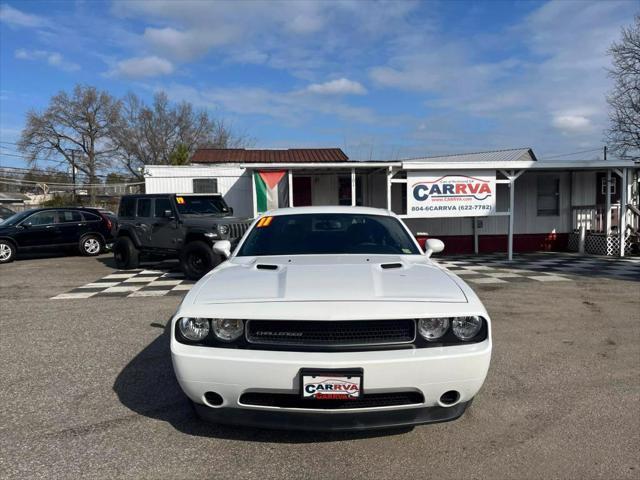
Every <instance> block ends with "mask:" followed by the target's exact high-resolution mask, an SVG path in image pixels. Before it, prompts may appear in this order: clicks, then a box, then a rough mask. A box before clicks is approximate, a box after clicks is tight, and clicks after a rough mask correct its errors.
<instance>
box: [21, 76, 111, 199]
mask: <svg viewBox="0 0 640 480" xmlns="http://www.w3.org/2000/svg"><path fill="white" fill-rule="evenodd" d="M119 114H120V102H119V101H116V100H114V99H113V97H112V96H111V95H109V94H108V93H107V92H104V91H102V92H99V91H98V90H97V89H96V88H95V87H90V86H82V85H77V86H76V87H75V88H74V90H73V93H72V94H71V95H68V94H67V93H66V92H60V93H58V94H57V95H55V96H54V97H52V98H51V102H50V103H49V106H48V107H47V109H46V110H45V111H44V112H42V113H38V112H36V111H34V110H31V111H29V112H28V113H27V122H26V126H25V127H24V129H23V130H22V135H21V137H20V141H19V142H18V149H19V150H20V151H21V152H23V153H25V154H27V155H28V160H29V163H30V164H31V165H35V164H36V163H37V160H38V158H51V157H54V156H59V157H62V159H63V161H64V162H66V163H68V164H69V165H70V166H71V168H75V169H77V170H79V171H80V172H83V173H84V174H85V175H86V176H87V179H88V181H89V183H90V184H95V183H97V176H96V174H97V172H98V170H101V169H104V168H107V167H109V166H110V159H111V155H112V154H113V153H114V148H113V146H112V145H111V143H110V142H109V139H108V133H109V127H110V125H112V124H113V123H115V122H117V120H118V117H119ZM89 192H90V195H91V202H92V203H93V202H94V201H95V190H94V189H93V188H90V189H89Z"/></svg>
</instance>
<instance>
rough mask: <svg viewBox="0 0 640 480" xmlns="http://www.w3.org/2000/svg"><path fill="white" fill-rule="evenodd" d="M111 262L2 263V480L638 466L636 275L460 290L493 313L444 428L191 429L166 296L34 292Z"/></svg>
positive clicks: (585, 474) (639, 312)
mask: <svg viewBox="0 0 640 480" xmlns="http://www.w3.org/2000/svg"><path fill="white" fill-rule="evenodd" d="M110 270H111V268H110V267H109V259H108V257H101V258H98V259H95V258H81V257H73V256H64V257H57V258H34V259H27V260H19V261H16V262H14V263H12V264H9V265H3V266H1V267H0V312H1V313H2V315H0V332H1V335H0V363H1V365H2V375H1V376H0V478H16V479H22V478H210V477H211V478H213V477H215V478H236V479H241V478H278V479H287V478H342V479H344V478H372V477H376V478H396V479H399V478H426V477H429V478H435V477H437V478H441V479H448V478H451V479H460V478H468V479H472V478H493V479H496V478H519V479H525V478H545V479H546V478H579V479H586V478H606V479H612V478H616V479H621V478H633V479H637V478H639V476H640V460H639V459H640V456H639V455H638V451H640V368H638V367H640V283H638V282H625V281H620V280H606V279H590V278H588V277H586V276H584V277H576V280H575V281H570V282H560V283H543V282H540V283H519V284H507V285H500V286H485V287H482V286H475V287H474V288H476V289H477V290H478V293H479V295H480V297H481V298H482V300H483V301H484V303H485V306H486V307H487V309H488V310H489V312H490V313H491V315H492V318H493V329H494V331H493V334H494V356H493V359H492V366H491V369H490V372H489V376H488V378H487V382H486V383H485V386H484V388H483V390H482V391H481V392H480V394H479V395H478V396H477V397H476V399H475V401H474V404H473V406H472V407H471V408H470V409H469V410H467V412H466V414H465V415H464V416H463V417H462V418H461V419H459V420H457V421H455V422H451V423H445V424H437V425H430V426H420V427H416V428H413V429H404V430H399V431H398V430H395V431H386V432H367V433H353V434H348V433H342V434H318V433H300V432H296V433H291V432H273V431H263V430H254V429H246V428H233V427H222V426H215V425H207V424H202V423H200V422H198V421H197V420H196V419H195V418H194V416H193V414H192V412H191V410H190V407H189V405H188V403H187V401H186V399H185V397H184V396H183V395H182V394H181V392H180V390H179V388H178V386H177V384H176V381H175V379H174V376H173V372H172V369H171V362H170V357H169V349H168V340H167V336H166V334H165V332H164V328H163V327H164V325H165V324H166V322H167V320H168V319H169V317H170V316H171V314H172V313H173V312H174V311H175V309H176V307H177V305H178V303H179V302H180V298H179V297H159V298H155V297H153V298H151V297H149V298H97V299H84V300H49V298H50V297H52V296H54V295H57V294H58V293H62V292H65V291H68V290H70V289H72V288H74V287H77V286H79V285H82V284H85V283H88V282H91V281H92V280H95V279H97V278H100V277H102V276H104V275H106V274H108V273H109V271H110Z"/></svg>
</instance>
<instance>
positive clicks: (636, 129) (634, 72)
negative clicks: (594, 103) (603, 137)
mask: <svg viewBox="0 0 640 480" xmlns="http://www.w3.org/2000/svg"><path fill="white" fill-rule="evenodd" d="M609 53H610V55H611V56H612V57H613V68H612V69H611V70H610V72H609V74H610V76H611V77H612V78H613V79H614V81H615V85H614V88H613V91H612V92H611V94H610V95H609V96H608V97H607V102H608V103H609V106H610V107H611V113H610V118H611V121H610V126H609V130H608V131H607V140H608V142H609V144H610V146H611V148H612V150H613V151H614V152H616V153H617V154H618V155H619V156H620V157H621V158H630V159H633V160H636V161H637V160H640V15H636V16H635V20H634V24H633V25H631V26H630V27H628V28H623V29H622V39H621V40H620V42H619V43H614V44H613V45H612V46H611V48H610V49H609Z"/></svg>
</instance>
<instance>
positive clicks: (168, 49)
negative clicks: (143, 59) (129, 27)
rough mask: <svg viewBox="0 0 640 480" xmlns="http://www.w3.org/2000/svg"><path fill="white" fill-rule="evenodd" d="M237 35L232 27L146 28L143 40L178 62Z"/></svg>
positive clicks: (228, 40)
mask: <svg viewBox="0 0 640 480" xmlns="http://www.w3.org/2000/svg"><path fill="white" fill-rule="evenodd" d="M237 35H238V30H237V29H236V28H235V27H233V26H230V25H229V26H221V27H220V28H215V29H194V30H186V31H183V30H176V29H175V28H171V27H166V28H147V29H145V31H144V40H145V41H146V42H147V43H148V44H149V45H150V46H151V48H153V49H154V50H155V51H157V52H162V54H163V55H167V56H170V57H172V58H175V59H178V60H183V61H184V60H192V59H194V58H196V57H199V56H201V55H203V54H205V53H206V52H207V51H208V50H210V49H211V48H213V47H217V46H221V45H225V44H228V43H230V42H231V41H232V40H234V39H235V38H236V37H237Z"/></svg>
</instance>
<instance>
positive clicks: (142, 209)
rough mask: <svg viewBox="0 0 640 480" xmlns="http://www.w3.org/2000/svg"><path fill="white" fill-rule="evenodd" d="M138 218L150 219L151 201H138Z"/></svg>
mask: <svg viewBox="0 0 640 480" xmlns="http://www.w3.org/2000/svg"><path fill="white" fill-rule="evenodd" d="M137 216H138V217H143V218H148V217H150V216H151V199H150V198H139V199H138V211H137Z"/></svg>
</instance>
